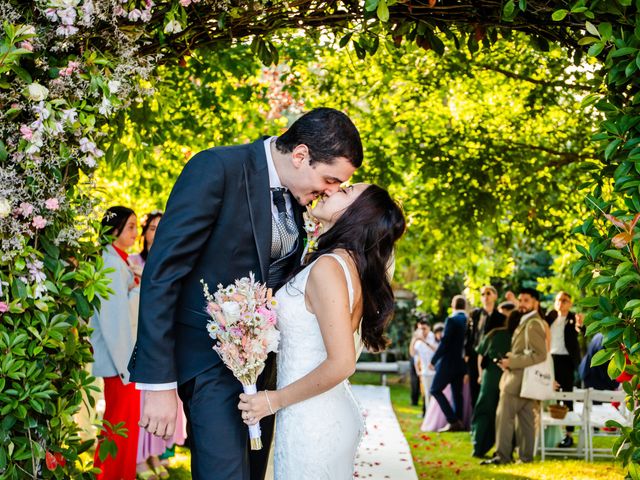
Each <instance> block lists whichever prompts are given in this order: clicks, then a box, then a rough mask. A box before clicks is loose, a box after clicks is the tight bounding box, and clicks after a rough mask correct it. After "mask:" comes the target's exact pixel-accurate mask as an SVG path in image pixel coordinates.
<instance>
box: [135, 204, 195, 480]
mask: <svg viewBox="0 0 640 480" xmlns="http://www.w3.org/2000/svg"><path fill="white" fill-rule="evenodd" d="M161 218H162V212H161V211H159V210H155V211H153V212H151V213H149V214H147V215H145V216H144V217H143V219H142V251H141V252H140V253H139V254H135V255H130V256H129V261H130V263H131V264H132V265H137V266H139V267H140V272H142V269H143V268H144V264H145V262H146V261H147V256H148V255H149V249H150V248H151V246H152V245H153V240H154V238H155V234H156V229H157V228H158V224H159V223H160V219H161ZM143 408H144V396H143V395H141V401H140V409H141V411H142V409H143ZM185 423H186V420H185V418H184V412H183V411H182V402H180V401H178V415H177V419H176V430H175V433H174V435H173V436H172V437H171V438H169V439H167V440H165V439H164V438H161V437H156V436H155V435H153V434H152V433H149V432H147V431H146V430H144V429H141V431H140V434H139V440H138V458H137V467H136V470H137V472H138V477H139V478H140V480H154V478H156V476H155V475H157V478H169V472H168V471H167V469H166V468H165V466H164V465H163V464H162V463H161V461H160V455H163V454H165V452H167V450H170V449H171V448H172V447H173V446H174V445H175V444H176V443H178V444H180V445H182V444H183V443H184V439H185V433H184V432H185Z"/></svg>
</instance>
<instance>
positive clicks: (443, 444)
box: [351, 373, 624, 480]
mask: <svg viewBox="0 0 640 480" xmlns="http://www.w3.org/2000/svg"><path fill="white" fill-rule="evenodd" d="M387 380H388V383H387V384H388V385H389V387H390V390H391V401H392V403H393V408H394V410H395V412H396V415H397V417H398V421H399V422H400V427H401V428H402V431H403V432H404V434H405V437H406V438H407V442H409V446H410V447H411V453H412V455H413V461H414V464H415V467H416V471H417V472H418V478H420V479H422V478H434V479H439V478H442V479H444V478H462V479H472V478H473V479H485V480H491V479H496V480H503V479H512V480H514V479H535V480H547V479H549V480H551V479H553V480H557V479H563V480H564V479H572V480H578V479H580V480H586V479H598V480H609V479H621V478H623V477H624V474H623V471H622V468H620V467H619V466H618V465H615V464H613V463H612V462H611V461H597V462H594V463H588V462H584V461H582V460H573V459H572V460H555V459H554V460H547V461H545V462H544V463H542V462H538V461H536V462H534V463H529V464H520V465H516V464H513V465H501V466H482V465H480V464H479V460H477V459H475V458H473V457H471V437H470V435H469V433H468V432H456V433H431V432H428V433H425V432H421V431H420V424H421V423H422V419H420V418H418V415H420V414H421V413H422V410H421V407H414V406H412V405H411V400H410V391H409V386H408V385H407V384H402V383H399V378H398V377H394V376H388V377H387ZM351 381H352V383H360V384H378V385H379V384H380V375H378V374H364V373H358V374H356V375H355V376H354V377H353V378H352V379H351ZM598 440H600V439H598ZM602 440H605V441H606V440H607V439H602ZM596 446H597V447H599V446H600V445H596ZM603 446H604V445H603Z"/></svg>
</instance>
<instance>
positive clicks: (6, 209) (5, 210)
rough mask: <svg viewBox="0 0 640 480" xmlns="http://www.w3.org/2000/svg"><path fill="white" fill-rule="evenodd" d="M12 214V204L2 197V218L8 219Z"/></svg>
mask: <svg viewBox="0 0 640 480" xmlns="http://www.w3.org/2000/svg"><path fill="white" fill-rule="evenodd" d="M10 213H11V204H10V203H9V201H8V200H7V199H6V198H2V197H0V218H6V217H8V216H9V214H10Z"/></svg>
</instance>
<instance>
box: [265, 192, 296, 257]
mask: <svg viewBox="0 0 640 480" xmlns="http://www.w3.org/2000/svg"><path fill="white" fill-rule="evenodd" d="M285 193H287V190H286V189H285V188H272V189H271V194H272V195H273V204H274V205H275V206H276V209H277V210H278V215H277V217H272V218H273V221H272V229H271V231H272V234H271V258H272V259H278V258H282V257H284V256H285V255H286V254H287V253H289V252H290V251H291V250H292V248H293V246H294V245H295V243H296V240H297V239H298V227H297V226H296V222H294V220H293V218H291V215H289V212H287V203H286V201H285V198H284V195H285ZM287 194H288V193H287Z"/></svg>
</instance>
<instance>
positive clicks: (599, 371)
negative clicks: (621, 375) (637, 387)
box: [578, 333, 618, 390]
mask: <svg viewBox="0 0 640 480" xmlns="http://www.w3.org/2000/svg"><path fill="white" fill-rule="evenodd" d="M603 338H604V337H603V335H602V333H596V334H595V335H594V336H593V338H592V339H591V341H590V342H589V345H588V346H587V353H586V354H585V356H584V357H583V358H582V361H581V362H580V366H579V368H578V371H579V372H580V378H581V379H582V381H583V382H584V386H585V388H593V389H595V390H617V388H618V382H617V381H616V380H615V379H613V378H611V377H609V374H608V373H607V364H606V363H603V364H602V365H598V366H596V367H592V366H591V359H592V358H593V356H594V355H595V354H596V353H598V352H599V351H600V350H602V339H603Z"/></svg>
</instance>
